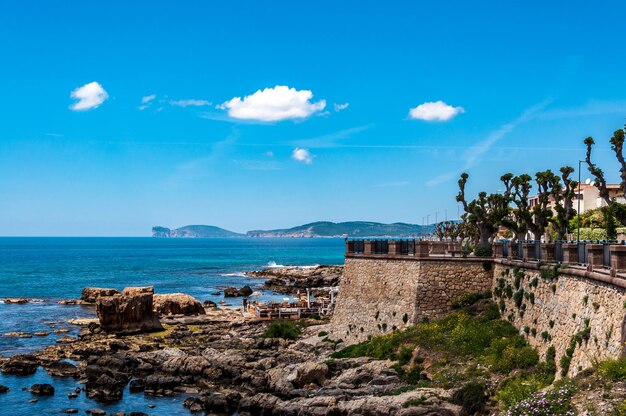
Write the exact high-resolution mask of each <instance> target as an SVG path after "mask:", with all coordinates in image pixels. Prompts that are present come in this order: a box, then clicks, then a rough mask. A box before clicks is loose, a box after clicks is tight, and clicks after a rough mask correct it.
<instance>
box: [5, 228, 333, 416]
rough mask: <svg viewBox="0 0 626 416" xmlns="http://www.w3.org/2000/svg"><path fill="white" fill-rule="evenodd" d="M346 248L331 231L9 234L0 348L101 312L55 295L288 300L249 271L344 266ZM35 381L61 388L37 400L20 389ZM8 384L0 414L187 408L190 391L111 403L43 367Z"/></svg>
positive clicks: (8, 349)
mask: <svg viewBox="0 0 626 416" xmlns="http://www.w3.org/2000/svg"><path fill="white" fill-rule="evenodd" d="M344 251H345V246H344V240H343V239H333V238H285V239H283V238H228V239H218V238H207V239H192V238H181V239H167V238H150V237H146V238H118V237H111V238H97V237H94V238H82V237H71V238H70V237H68V238H64V237H58V238H57V237H41V238H40V237H30V238H22V237H2V238H0V355H3V356H9V355H12V354H16V353H28V352H33V351H36V350H38V349H42V348H44V347H45V346H46V345H51V344H54V343H55V342H56V340H57V339H58V338H60V337H63V336H76V335H77V334H78V332H79V328H78V327H76V326H74V325H71V324H69V323H68V320H70V319H74V318H90V317H94V316H95V310H94V308H93V307H90V306H80V305H59V304H58V303H57V302H58V301H59V300H62V299H75V298H79V297H80V295H81V291H82V289H83V287H86V286H95V287H113V288H117V289H123V288H124V287H127V286H154V291H155V293H174V292H183V293H187V294H190V295H192V296H194V297H196V298H197V299H198V300H200V301H201V302H203V301H205V300H212V301H214V302H216V303H219V302H220V301H225V302H227V303H228V305H229V306H231V307H238V306H240V304H239V303H238V302H239V300H238V299H234V300H233V299H229V298H226V299H224V298H223V296H222V295H221V294H220V295H217V294H216V293H217V292H220V293H221V292H222V290H223V289H224V288H226V287H229V286H234V287H238V288H239V287H241V286H244V285H249V286H251V287H252V289H253V290H255V291H259V292H261V295H260V296H259V299H261V300H283V299H285V295H282V294H277V293H273V292H270V291H265V290H264V287H263V282H264V281H263V279H254V278H249V277H247V276H246V275H245V272H247V271H250V270H259V269H262V268H265V267H284V266H301V267H310V266H315V265H320V264H332V265H334V264H343V254H344ZM5 298H26V299H28V300H29V302H28V303H26V304H9V303H5V302H3V301H2V300H3V299H5ZM16 331H19V332H26V333H29V334H32V333H34V332H38V331H45V332H48V333H49V335H47V336H33V337H31V338H16V337H10V336H6V335H5V334H7V333H11V332H16ZM55 331H56V332H55ZM66 331H67V332H66ZM34 383H50V384H52V385H54V386H55V388H56V390H57V392H56V394H55V395H54V396H52V397H47V398H44V397H37V399H38V401H37V402H34V403H30V402H29V400H30V399H32V398H34V397H31V394H30V393H29V392H27V391H23V390H22V388H24V387H30V386H31V385H32V384H34ZM0 385H5V386H7V387H9V388H10V389H11V390H10V391H9V392H8V393H5V394H0V415H4V414H11V415H22V414H23V415H29V414H40V415H48V414H50V415H52V414H57V415H58V414H59V413H60V412H62V411H63V410H64V409H67V408H74V409H77V410H78V411H79V414H85V410H88V409H91V408H96V407H97V408H100V409H103V410H105V411H106V412H107V413H111V412H117V411H125V412H131V411H135V412H143V413H146V414H149V415H153V414H154V415H161V414H164V415H178V414H181V415H187V414H189V412H188V411H187V410H186V409H184V408H183V406H182V401H183V400H184V398H185V397H184V396H182V395H181V396H176V397H168V398H166V397H151V396H144V394H143V393H139V394H137V393H134V394H130V393H128V391H126V392H125V394H124V398H123V400H122V401H121V402H118V403H115V404H111V405H103V404H101V403H97V402H94V401H92V400H90V399H87V398H86V397H85V396H84V394H83V393H81V394H80V395H79V397H78V398H75V399H68V397H67V393H68V392H70V391H71V390H73V389H74V388H76V387H82V385H80V384H78V382H77V380H74V379H71V378H70V379H55V378H53V377H51V376H49V375H48V374H47V373H46V372H45V371H44V370H42V369H40V370H38V372H37V373H36V374H35V375H33V376H28V377H15V376H5V375H2V374H1V373H0ZM149 405H150V406H155V407H154V408H151V407H149Z"/></svg>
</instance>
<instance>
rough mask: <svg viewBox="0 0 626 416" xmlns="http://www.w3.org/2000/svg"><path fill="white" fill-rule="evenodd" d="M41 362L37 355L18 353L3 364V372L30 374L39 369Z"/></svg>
mask: <svg viewBox="0 0 626 416" xmlns="http://www.w3.org/2000/svg"><path fill="white" fill-rule="evenodd" d="M38 366H39V362H38V360H37V357H35V356H34V355H30V354H23V355H22V354H16V355H13V356H12V357H11V358H9V359H8V360H7V361H5V362H4V364H3V365H2V373H4V374H11V375H15V376H28V375H31V374H34V373H35V371H37V367H38Z"/></svg>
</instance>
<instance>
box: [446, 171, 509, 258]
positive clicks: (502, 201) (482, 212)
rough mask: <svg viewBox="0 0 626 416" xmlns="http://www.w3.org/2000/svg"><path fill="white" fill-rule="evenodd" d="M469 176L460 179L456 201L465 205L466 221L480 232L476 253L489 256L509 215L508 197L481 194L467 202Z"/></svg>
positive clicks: (462, 176)
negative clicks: (503, 221) (466, 191)
mask: <svg viewBox="0 0 626 416" xmlns="http://www.w3.org/2000/svg"><path fill="white" fill-rule="evenodd" d="M468 177H469V175H468V174H467V173H463V174H461V178H460V179H459V194H458V195H457V197H456V200H457V201H458V202H460V203H461V204H463V209H464V210H465V213H466V214H467V215H464V221H466V222H468V223H469V224H473V225H474V226H475V227H476V230H477V232H478V241H477V242H476V250H475V253H476V254H477V255H479V254H480V255H487V254H488V253H491V242H492V240H493V237H494V236H495V235H496V233H497V232H498V228H499V226H500V224H501V223H502V220H503V219H504V218H505V217H506V216H507V215H508V212H509V204H508V197H507V196H505V195H500V194H489V195H487V193H486V192H480V193H479V194H478V197H477V198H476V199H473V200H471V201H470V202H467V199H466V196H465V185H466V183H467V179H468Z"/></svg>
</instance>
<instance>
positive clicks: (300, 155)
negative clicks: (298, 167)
mask: <svg viewBox="0 0 626 416" xmlns="http://www.w3.org/2000/svg"><path fill="white" fill-rule="evenodd" d="M291 157H292V158H293V159H294V160H296V161H298V162H301V163H306V164H307V165H310V164H311V163H313V156H312V155H311V153H310V152H309V151H308V150H307V149H300V148H297V147H296V148H295V149H293V152H292V153H291Z"/></svg>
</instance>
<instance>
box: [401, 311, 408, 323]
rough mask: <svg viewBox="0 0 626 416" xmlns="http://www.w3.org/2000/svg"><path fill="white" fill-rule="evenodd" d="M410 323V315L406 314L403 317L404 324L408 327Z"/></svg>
mask: <svg viewBox="0 0 626 416" xmlns="http://www.w3.org/2000/svg"><path fill="white" fill-rule="evenodd" d="M408 321H409V315H407V314H406V313H405V314H404V315H402V322H404V324H405V325H406V323H407V322H408Z"/></svg>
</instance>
